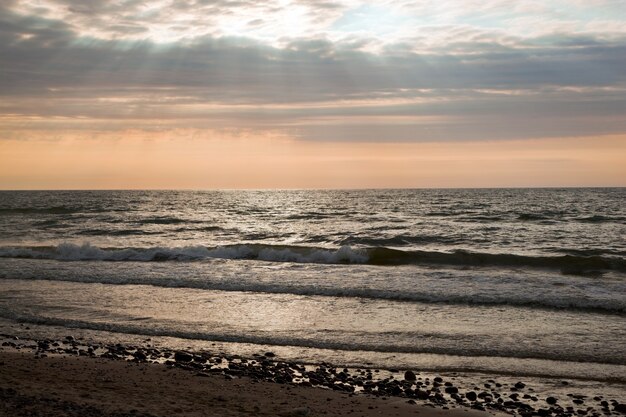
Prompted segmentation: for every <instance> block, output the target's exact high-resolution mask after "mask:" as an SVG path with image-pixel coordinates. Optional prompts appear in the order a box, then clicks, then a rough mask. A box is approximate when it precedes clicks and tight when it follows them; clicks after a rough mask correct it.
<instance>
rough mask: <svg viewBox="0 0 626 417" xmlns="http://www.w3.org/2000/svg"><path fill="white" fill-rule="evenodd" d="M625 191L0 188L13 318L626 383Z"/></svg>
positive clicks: (386, 364)
mask: <svg viewBox="0 0 626 417" xmlns="http://www.w3.org/2000/svg"><path fill="white" fill-rule="evenodd" d="M625 202H626V189H624V188H613V189H480V190H354V191H311V190H302V191H207V192H195V191H55V192H44V191H41V192H0V331H2V332H4V333H9V334H13V333H15V332H17V331H22V332H27V331H26V330H23V329H25V328H26V327H28V332H30V334H31V335H34V336H39V337H42V336H47V337H54V336H59V337H60V336H63V335H65V334H80V335H82V336H84V337H87V338H92V339H99V340H102V339H106V340H109V341H138V340H144V339H146V338H150V339H151V340H153V341H155V343H160V344H163V345H168V346H172V347H192V348H196V349H214V350H221V351H227V352H234V353H243V354H252V353H256V352H263V351H266V350H272V351H273V352H276V353H277V354H278V355H279V356H280V357H282V358H285V359H293V360H300V361H305V362H313V363H315V362H322V361H328V362H332V363H335V364H338V365H349V366H355V367H359V366H370V367H383V368H416V369H419V370H424V371H430V372H439V373H445V372H456V373H460V374H463V375H478V374H481V375H482V374H500V375H510V376H511V377H513V378H520V377H526V378H529V377H533V378H540V379H541V378H543V381H544V383H545V381H546V380H557V379H559V378H573V379H576V380H580V381H587V382H586V384H588V385H587V387H588V388H589V387H593V389H594V390H596V391H597V389H599V388H597V387H598V386H600V385H598V384H601V386H602V387H604V388H603V389H606V386H607V384H609V385H610V386H611V387H612V388H611V389H613V390H616V392H621V393H623V392H624V388H625V387H626V204H625ZM20 325H21V326H20ZM583 385H584V384H583ZM583 388H584V387H583V386H581V387H580V389H583ZM590 389H591V388H590Z"/></svg>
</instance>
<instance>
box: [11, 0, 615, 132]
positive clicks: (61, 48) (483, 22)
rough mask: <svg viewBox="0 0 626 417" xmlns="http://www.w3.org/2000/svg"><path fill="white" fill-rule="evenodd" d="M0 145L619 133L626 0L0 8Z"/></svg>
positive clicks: (130, 2) (75, 2)
mask: <svg viewBox="0 0 626 417" xmlns="http://www.w3.org/2000/svg"><path fill="white" fill-rule="evenodd" d="M0 62H1V63H2V65H1V66H0V136H2V137H10V138H16V137H18V136H19V135H20V134H19V132H20V131H22V130H24V129H29V130H32V129H46V130H56V131H59V130H64V129H92V130H94V129H95V130H118V129H119V130H123V129H128V128H129V127H133V128H140V129H147V130H150V129H174V128H179V127H193V128H198V129H203V128H205V129H247V130H258V131H279V132H282V133H284V134H286V135H290V136H292V137H295V138H299V139H303V140H317V141H369V142H403V141H440V140H480V139H490V140H493V139H524V138H537V137H547V136H555V137H558V136H580V135H586V136H590V135H601V134H619V133H626V3H625V2H624V1H610V0H594V1H584V2H583V1H567V2H565V1H542V2H538V1H520V2H515V5H514V6H511V2H509V1H504V0H491V1H480V2H478V1H476V2H473V1H462V2H461V1H452V0H445V1H440V2H430V1H428V2H427V1H411V2H408V1H381V2H377V3H376V4H375V5H371V4H368V3H364V2H359V1H352V0H350V1H337V2H335V1H313V0H299V1H280V2H267V1H251V2H243V1H237V0H177V1H172V0H168V1H154V2H145V1H139V0H126V1H122V0H117V1H95V0H94V1H85V0H80V1H79V0H37V1H35V0H11V1H8V2H4V6H3V7H2V8H0Z"/></svg>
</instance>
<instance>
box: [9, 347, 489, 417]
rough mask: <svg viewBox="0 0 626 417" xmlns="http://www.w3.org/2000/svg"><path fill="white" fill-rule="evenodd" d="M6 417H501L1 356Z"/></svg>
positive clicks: (154, 368)
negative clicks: (418, 416) (350, 416)
mask: <svg viewBox="0 0 626 417" xmlns="http://www.w3.org/2000/svg"><path fill="white" fill-rule="evenodd" d="M0 374H1V375H2V378H0V397H1V398H2V401H0V415H2V416H27V415H28V416H131V415H132V416H174V415H175V416H307V415H310V416H346V415H352V416H416V415H420V416H422V417H436V416H441V417H443V416H446V417H461V416H463V417H470V416H475V417H479V416H487V415H495V414H494V413H488V412H481V411H476V410H470V409H466V408H458V409H451V410H444V409H441V408H433V407H432V406H428V405H426V404H420V403H417V404H415V403H413V402H414V401H411V403H409V402H407V398H399V397H397V398H393V397H389V398H388V397H374V396H367V395H355V394H349V393H342V392H337V391H332V390H329V389H323V388H315V387H304V386H294V385H290V384H279V383H272V382H265V381H254V380H253V379H251V378H249V377H231V376H225V375H222V374H198V373H194V372H192V371H189V370H184V369H177V368H173V367H167V366H165V365H161V364H149V363H138V362H126V361H116V360H111V359H103V358H89V357H78V356H65V355H63V356H61V355H59V356H47V357H36V356H35V355H34V354H33V352H32V351H26V350H21V351H17V350H14V349H11V348H9V349H7V348H3V349H2V350H0Z"/></svg>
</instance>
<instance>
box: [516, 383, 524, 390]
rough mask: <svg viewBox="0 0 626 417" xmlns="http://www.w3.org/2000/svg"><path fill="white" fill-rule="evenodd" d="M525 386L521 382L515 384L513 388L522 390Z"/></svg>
mask: <svg viewBox="0 0 626 417" xmlns="http://www.w3.org/2000/svg"><path fill="white" fill-rule="evenodd" d="M525 386H526V384H524V383H523V382H518V383H516V384H515V388H517V389H522V388H524V387H525Z"/></svg>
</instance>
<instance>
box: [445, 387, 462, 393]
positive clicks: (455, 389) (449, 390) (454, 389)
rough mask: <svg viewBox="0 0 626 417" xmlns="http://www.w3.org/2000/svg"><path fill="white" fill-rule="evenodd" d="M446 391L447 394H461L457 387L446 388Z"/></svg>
mask: <svg viewBox="0 0 626 417" xmlns="http://www.w3.org/2000/svg"><path fill="white" fill-rule="evenodd" d="M445 391H446V393H447V394H456V393H458V392H459V389H458V388H457V387H446V389H445Z"/></svg>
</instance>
